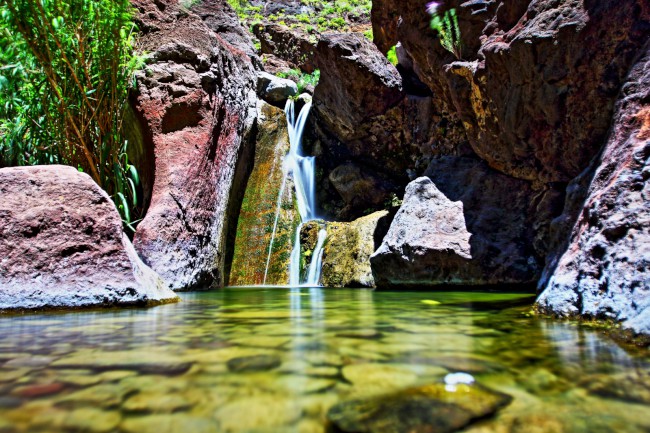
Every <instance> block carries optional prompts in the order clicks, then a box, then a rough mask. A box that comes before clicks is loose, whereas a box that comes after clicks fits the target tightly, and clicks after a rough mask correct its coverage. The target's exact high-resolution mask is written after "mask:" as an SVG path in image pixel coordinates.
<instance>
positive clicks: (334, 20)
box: [182, 0, 372, 32]
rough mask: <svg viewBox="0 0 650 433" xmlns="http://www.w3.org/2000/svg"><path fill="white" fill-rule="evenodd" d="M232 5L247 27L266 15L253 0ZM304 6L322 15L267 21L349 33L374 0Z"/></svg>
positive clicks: (315, 0) (307, 1)
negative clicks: (350, 28) (350, 26)
mask: <svg viewBox="0 0 650 433" xmlns="http://www.w3.org/2000/svg"><path fill="white" fill-rule="evenodd" d="M182 1H191V0H182ZM228 3H229V4H230V6H232V8H233V9H234V10H235V12H236V13H237V15H238V17H239V19H240V20H241V21H242V22H243V23H244V25H246V26H247V27H249V26H250V24H251V23H252V22H255V21H260V20H259V18H257V17H256V18H252V17H254V16H255V14H261V13H262V12H263V7H262V6H254V5H253V4H252V2H251V0H228ZM300 3H301V4H303V5H306V6H311V7H314V8H315V9H316V10H318V13H317V14H315V13H301V14H298V15H295V16H294V15H289V14H285V13H282V12H280V13H277V14H272V15H269V16H267V17H266V21H267V22H272V23H278V24H283V25H286V26H288V27H291V28H302V29H303V30H305V31H307V32H313V31H314V30H316V29H317V30H318V31H319V32H324V31H328V30H340V31H347V30H349V25H348V19H349V18H355V21H358V19H357V18H358V17H362V16H368V15H370V9H371V7H372V1H371V0H325V1H321V0H300Z"/></svg>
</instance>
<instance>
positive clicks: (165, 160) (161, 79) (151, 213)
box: [133, 0, 256, 290]
mask: <svg viewBox="0 0 650 433" xmlns="http://www.w3.org/2000/svg"><path fill="white" fill-rule="evenodd" d="M133 3H134V5H135V6H136V7H137V9H138V11H139V15H138V19H139V21H140V27H141V29H143V30H144V34H143V36H142V37H141V39H140V42H139V45H140V47H141V49H142V50H144V51H146V52H149V53H151V54H150V56H149V63H148V65H147V66H146V68H145V70H144V71H143V72H141V73H139V74H138V76H137V95H136V98H135V104H134V105H135V109H136V112H137V113H138V116H139V118H140V119H141V121H142V122H143V125H144V130H146V131H148V134H147V139H148V141H149V144H150V146H151V147H152V148H153V153H154V155H155V167H154V171H155V173H154V177H155V182H154V185H153V192H152V196H151V205H150V207H149V210H148V212H147V214H146V216H145V218H144V219H143V221H142V222H141V223H140V225H139V226H138V229H137V232H136V234H135V239H134V245H135V247H136V249H137V251H138V252H139V253H140V255H141V256H142V258H143V260H144V261H145V263H147V264H148V265H150V266H151V267H152V268H153V269H154V270H156V271H157V272H158V273H159V274H160V275H162V276H163V277H164V278H165V280H166V281H167V282H168V283H169V285H170V287H171V288H173V289H175V290H183V289H191V288H205V287H209V286H211V285H213V286H219V285H221V284H223V282H224V272H223V270H224V261H225V245H224V244H225V242H224V238H225V237H226V233H227V232H228V230H229V222H231V221H233V220H235V218H232V216H231V214H232V213H235V212H236V209H235V208H236V207H237V206H234V205H232V203H233V201H231V200H230V197H231V194H233V195H237V194H238V193H239V192H240V191H239V189H241V188H242V187H243V185H241V184H240V183H237V184H235V183H234V182H233V179H234V177H235V172H236V166H237V160H238V155H239V154H240V153H241V152H243V150H244V147H246V140H247V134H248V133H249V131H250V129H251V126H252V124H253V122H254V118H255V102H256V96H255V86H256V71H255V68H254V65H253V62H252V61H251V57H250V56H249V55H247V54H246V52H245V51H243V50H242V49H241V46H242V44H244V43H245V39H242V37H241V35H238V33H237V32H236V31H235V30H233V29H237V26H238V24H235V22H233V23H232V25H230V26H226V25H225V24H224V23H223V20H224V19H226V18H228V17H230V18H229V19H231V20H236V16H235V15H234V14H232V13H228V14H225V15H220V13H221V12H222V11H229V10H230V7H229V6H228V5H227V4H226V1H225V0H222V1H218V0H212V1H202V2H198V3H196V4H195V5H194V6H192V8H196V13H197V14H199V15H197V14H195V13H194V12H193V11H194V9H191V10H187V9H185V8H184V7H183V6H181V5H180V4H179V2H178V1H175V0H155V1H154V0H134V1H133ZM201 17H204V18H205V19H206V21H203V20H202V18H201ZM229 205H230V206H229Z"/></svg>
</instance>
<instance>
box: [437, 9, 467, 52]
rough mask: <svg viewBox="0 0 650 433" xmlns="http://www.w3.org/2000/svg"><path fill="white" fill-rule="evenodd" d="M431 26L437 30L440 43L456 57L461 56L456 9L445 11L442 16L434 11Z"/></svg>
mask: <svg viewBox="0 0 650 433" xmlns="http://www.w3.org/2000/svg"><path fill="white" fill-rule="evenodd" d="M431 28H432V29H434V30H435V31H437V32H438V37H439V38H440V44H441V45H442V46H443V48H445V49H446V50H447V51H449V52H450V53H452V54H453V55H454V56H455V57H456V58H457V59H461V58H462V48H463V46H462V40H461V38H460V27H458V16H457V15H456V9H449V10H447V11H445V13H444V14H442V16H441V15H440V14H439V13H436V14H434V15H433V16H432V18H431Z"/></svg>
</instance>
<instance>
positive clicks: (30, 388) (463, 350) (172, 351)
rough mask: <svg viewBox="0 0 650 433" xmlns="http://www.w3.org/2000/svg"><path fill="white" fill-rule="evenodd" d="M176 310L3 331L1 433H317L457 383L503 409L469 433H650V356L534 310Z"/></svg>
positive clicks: (418, 305)
mask: <svg viewBox="0 0 650 433" xmlns="http://www.w3.org/2000/svg"><path fill="white" fill-rule="evenodd" d="M182 300H183V301H182V302H181V303H179V304H173V305H165V306H160V307H156V308H151V309H128V310H110V311H89V312H78V313H67V314H62V313H48V314H30V315H23V316H10V317H3V318H0V366H1V367H0V432H2V433H5V432H27V431H29V432H39V431H42V432H63V431H88V432H127V433H148V432H152V433H165V432H183V431H186V432H192V433H196V432H256V433H257V432H300V433H303V432H304V433H310V432H324V431H330V430H333V429H334V427H333V426H331V425H330V422H329V421H328V412H330V410H331V408H332V407H333V406H335V405H337V404H339V403H341V402H346V401H349V400H354V399H364V398H374V397H377V396H382V395H393V394H399V392H400V391H401V390H403V389H406V388H413V387H418V386H422V385H427V384H435V383H438V384H439V383H441V381H445V380H446V378H449V377H450V375H454V373H465V375H464V376H463V377H471V378H472V380H475V381H476V382H477V383H479V384H481V385H482V386H484V387H486V388H489V389H490V390H494V391H496V392H499V393H503V394H507V395H508V396H510V397H512V400H511V401H510V403H509V404H508V405H507V406H505V407H503V408H501V409H500V410H499V411H498V412H496V413H495V414H494V415H492V416H489V417H487V418H482V419H479V420H477V421H475V422H473V423H471V425H469V426H467V427H465V430H462V431H464V432H471V433H483V432H485V433H487V432H513V433H517V432H522V433H523V432H533V433H535V432H590V433H593V432H648V431H650V358H649V356H648V352H647V351H645V350H642V349H639V350H632V349H629V348H627V350H624V349H623V348H621V347H619V346H618V345H617V344H615V343H614V342H613V341H611V340H609V339H608V338H607V337H604V336H603V335H602V334H599V333H598V332H596V331H593V330H590V329H588V328H586V327H584V326H580V325H576V324H571V323H562V322H554V321H548V320H543V319H538V318H535V317H533V316H531V315H530V309H531V304H532V301H533V299H532V298H531V297H530V296H529V295H513V294H497V293H463V292H461V293H442V292H435V293H423V292H372V291H366V290H329V289H328V290H325V289H307V288H305V289H294V290H288V289H271V288H266V289H259V288H257V289H242V288H233V289H225V290H221V291H215V292H207V293H189V294H183V295H182ZM455 377H457V376H455ZM391 428H393V430H390V429H389V428H388V427H387V428H386V429H385V431H399V430H400V428H399V427H391ZM373 431H382V430H381V429H380V430H376V429H375V430H373ZM427 431H429V430H427ZM430 431H437V430H430Z"/></svg>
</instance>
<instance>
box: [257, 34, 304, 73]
mask: <svg viewBox="0 0 650 433" xmlns="http://www.w3.org/2000/svg"><path fill="white" fill-rule="evenodd" d="M253 33H254V34H255V36H257V38H258V39H259V41H260V46H261V52H262V53H263V54H271V55H273V56H275V57H279V58H280V59H282V60H284V61H285V62H288V63H289V65H290V66H291V67H292V68H297V69H300V70H302V71H303V72H307V73H312V72H314V70H315V69H316V66H315V64H314V52H315V50H316V43H315V42H314V41H312V40H311V39H310V37H309V35H307V34H305V33H303V32H302V31H301V30H299V29H290V28H289V27H286V26H282V25H279V24H258V25H256V26H253Z"/></svg>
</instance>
